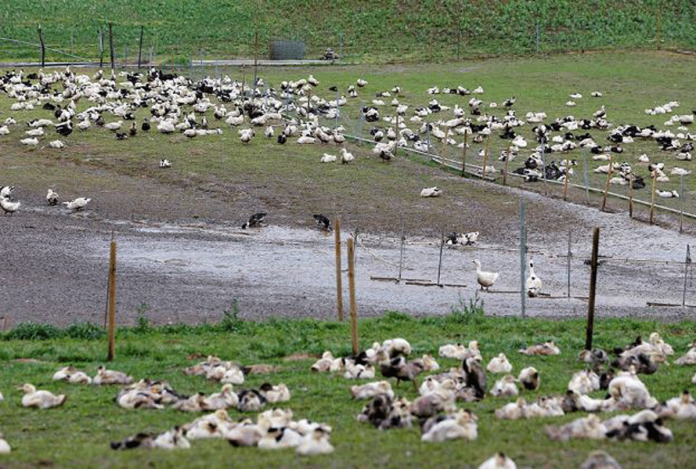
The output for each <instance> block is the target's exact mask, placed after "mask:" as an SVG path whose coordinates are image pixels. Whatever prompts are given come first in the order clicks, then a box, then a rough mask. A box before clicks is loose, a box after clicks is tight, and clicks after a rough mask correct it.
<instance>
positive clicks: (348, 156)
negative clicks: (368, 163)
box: [341, 148, 355, 164]
mask: <svg viewBox="0 0 696 469" xmlns="http://www.w3.org/2000/svg"><path fill="white" fill-rule="evenodd" d="M353 161H355V156H353V154H352V153H350V152H348V150H346V149H345V148H341V164H348V163H351V162H353Z"/></svg>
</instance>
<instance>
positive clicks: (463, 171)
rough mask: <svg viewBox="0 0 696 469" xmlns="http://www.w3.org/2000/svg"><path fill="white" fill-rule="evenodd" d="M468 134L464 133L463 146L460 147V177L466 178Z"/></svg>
mask: <svg viewBox="0 0 696 469" xmlns="http://www.w3.org/2000/svg"><path fill="white" fill-rule="evenodd" d="M468 136H469V132H468V131H467V132H464V145H463V146H462V177H464V176H466V147H467V137H468Z"/></svg>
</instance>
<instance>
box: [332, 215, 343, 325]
mask: <svg viewBox="0 0 696 469" xmlns="http://www.w3.org/2000/svg"><path fill="white" fill-rule="evenodd" d="M334 231H335V233H336V307H337V308H338V320H339V321H341V322H343V279H342V278H341V222H340V221H339V219H338V218H336V220H335V221H334Z"/></svg>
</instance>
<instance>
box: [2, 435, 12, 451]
mask: <svg viewBox="0 0 696 469" xmlns="http://www.w3.org/2000/svg"><path fill="white" fill-rule="evenodd" d="M10 451H12V448H10V444H9V443H8V442H7V441H5V438H4V435H3V434H2V433H0V454H9V453H10Z"/></svg>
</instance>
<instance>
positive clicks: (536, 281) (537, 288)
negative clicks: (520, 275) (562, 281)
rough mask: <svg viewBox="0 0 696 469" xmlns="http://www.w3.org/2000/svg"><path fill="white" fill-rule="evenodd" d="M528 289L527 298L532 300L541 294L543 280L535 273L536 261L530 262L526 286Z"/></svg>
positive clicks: (531, 260)
mask: <svg viewBox="0 0 696 469" xmlns="http://www.w3.org/2000/svg"><path fill="white" fill-rule="evenodd" d="M525 286H526V288H527V296H528V297H530V298H536V297H537V296H539V293H541V287H542V283H541V279H540V278H539V277H537V276H536V274H535V273H534V259H530V260H529V278H527V282H526V284H525Z"/></svg>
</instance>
